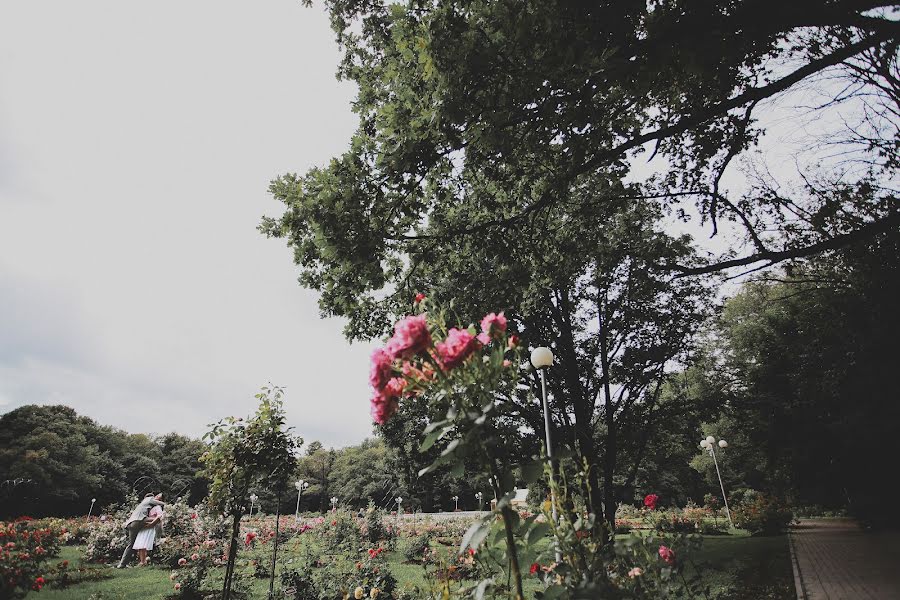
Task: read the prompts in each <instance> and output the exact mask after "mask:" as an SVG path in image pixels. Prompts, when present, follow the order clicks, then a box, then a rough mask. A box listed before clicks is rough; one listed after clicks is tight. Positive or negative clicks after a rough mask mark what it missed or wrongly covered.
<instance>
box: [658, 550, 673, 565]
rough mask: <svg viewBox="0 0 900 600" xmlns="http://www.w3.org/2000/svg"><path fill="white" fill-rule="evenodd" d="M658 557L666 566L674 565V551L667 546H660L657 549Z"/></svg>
mask: <svg viewBox="0 0 900 600" xmlns="http://www.w3.org/2000/svg"><path fill="white" fill-rule="evenodd" d="M659 557H660V558H661V559H662V561H663V562H664V563H666V564H667V565H674V564H675V551H674V550H672V549H671V548H669V547H668V546H660V547H659Z"/></svg>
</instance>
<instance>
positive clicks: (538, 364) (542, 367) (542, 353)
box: [531, 347, 562, 563]
mask: <svg viewBox="0 0 900 600" xmlns="http://www.w3.org/2000/svg"><path fill="white" fill-rule="evenodd" d="M531 365H532V366H533V367H534V368H535V369H537V370H538V371H539V372H540V374H541V401H542V403H543V409H544V437H545V439H546V445H547V462H549V463H550V515H551V516H552V517H553V525H554V527H555V526H556V524H557V522H558V519H557V516H556V493H555V492H554V491H553V440H552V438H551V437H550V407H549V405H548V404H547V368H548V367H550V366H552V365H553V351H552V350H550V348H544V347H538V348H535V349H534V350H532V351H531ZM561 561H562V555H561V554H560V552H559V548H558V547H557V549H556V562H557V563H559V562H561Z"/></svg>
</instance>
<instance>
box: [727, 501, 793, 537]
mask: <svg viewBox="0 0 900 600" xmlns="http://www.w3.org/2000/svg"><path fill="white" fill-rule="evenodd" d="M731 518H732V520H733V521H734V525H735V527H740V528H741V529H746V530H747V531H749V532H750V533H751V534H754V535H756V534H762V535H773V534H776V533H780V532H782V531H784V530H785V529H786V528H787V526H788V525H789V524H790V523H791V521H793V519H794V513H793V512H792V511H791V508H790V507H789V506H788V505H787V504H786V503H785V502H784V501H783V500H780V499H778V498H776V497H774V496H769V495H765V494H758V493H754V494H746V495H745V496H744V498H743V500H742V501H741V502H740V503H739V504H738V505H737V506H735V507H734V508H733V509H732V511H731Z"/></svg>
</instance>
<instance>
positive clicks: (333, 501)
mask: <svg viewBox="0 0 900 600" xmlns="http://www.w3.org/2000/svg"><path fill="white" fill-rule="evenodd" d="M337 501H338V499H337V496H332V497H331V512H337Z"/></svg>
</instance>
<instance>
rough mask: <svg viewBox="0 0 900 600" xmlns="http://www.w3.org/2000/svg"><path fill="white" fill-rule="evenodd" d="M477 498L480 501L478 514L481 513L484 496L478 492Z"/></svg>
mask: <svg viewBox="0 0 900 600" xmlns="http://www.w3.org/2000/svg"><path fill="white" fill-rule="evenodd" d="M475 498H476V499H477V500H478V512H481V499H482V498H484V494H482V493H481V492H478V493H476V494H475Z"/></svg>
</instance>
